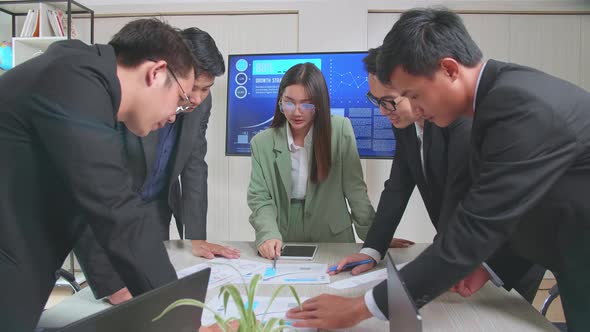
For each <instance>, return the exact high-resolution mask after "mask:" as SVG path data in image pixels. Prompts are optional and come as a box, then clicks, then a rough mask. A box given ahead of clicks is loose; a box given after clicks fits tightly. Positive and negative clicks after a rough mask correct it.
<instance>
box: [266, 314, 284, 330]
mask: <svg viewBox="0 0 590 332" xmlns="http://www.w3.org/2000/svg"><path fill="white" fill-rule="evenodd" d="M280 321H281V319H280V318H276V317H273V318H271V319H269V320H268V322H266V324H264V329H263V330H262V332H270V331H271V330H272V328H273V327H274V326H275V325H277V323H278V322H280Z"/></svg>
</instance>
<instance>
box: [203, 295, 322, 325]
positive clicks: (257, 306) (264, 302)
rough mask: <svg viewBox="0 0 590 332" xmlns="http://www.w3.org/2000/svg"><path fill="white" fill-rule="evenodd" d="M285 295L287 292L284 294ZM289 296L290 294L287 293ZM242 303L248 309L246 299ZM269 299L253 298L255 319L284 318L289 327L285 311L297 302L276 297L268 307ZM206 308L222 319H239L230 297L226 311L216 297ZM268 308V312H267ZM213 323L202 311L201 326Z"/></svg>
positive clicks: (213, 319) (208, 312)
mask: <svg viewBox="0 0 590 332" xmlns="http://www.w3.org/2000/svg"><path fill="white" fill-rule="evenodd" d="M286 293H287V292H286ZM289 294H290V293H289ZM300 300H301V303H303V302H304V301H305V300H307V298H300ZM242 301H244V306H245V307H249V304H248V298H247V297H243V298H242ZM269 302H270V297H269V296H257V297H255V298H254V303H253V307H252V308H253V309H254V313H255V314H256V318H257V319H258V320H260V321H262V322H265V321H268V320H269V319H271V318H284V319H285V324H286V325H289V324H290V323H291V321H290V320H288V319H287V318H285V315H286V314H287V311H288V310H289V309H291V308H295V307H297V301H296V300H295V298H294V297H293V296H292V295H291V296H285V297H277V298H275V299H274V301H273V303H272V304H271V305H270V307H269ZM207 306H208V307H209V308H211V309H212V310H214V311H215V312H216V313H217V314H218V315H220V316H221V317H223V318H229V317H236V318H237V317H240V314H239V312H238V309H237V307H236V305H235V303H234V300H233V299H232V298H231V297H230V300H229V302H228V305H227V311H226V309H225V308H224V307H223V299H222V298H219V297H216V298H215V299H213V300H211V301H209V302H208V303H207ZM267 308H268V310H267ZM265 311H266V312H267V313H266V315H265V314H264V313H265ZM214 323H215V318H214V316H213V313H212V312H211V311H209V310H203V316H202V317H201V324H203V325H204V326H207V325H211V324H214ZM285 331H295V329H285ZM297 331H301V332H304V331H305V332H307V331H309V332H313V331H317V329H302V328H298V329H297Z"/></svg>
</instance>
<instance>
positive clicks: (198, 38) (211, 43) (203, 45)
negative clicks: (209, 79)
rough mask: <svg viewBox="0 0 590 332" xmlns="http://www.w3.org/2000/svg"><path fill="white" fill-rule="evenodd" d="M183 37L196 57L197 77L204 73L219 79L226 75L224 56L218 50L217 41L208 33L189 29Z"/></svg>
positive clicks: (184, 32) (185, 30) (197, 29)
mask: <svg viewBox="0 0 590 332" xmlns="http://www.w3.org/2000/svg"><path fill="white" fill-rule="evenodd" d="M181 33H182V36H183V37H184V39H186V40H187V41H188V44H189V46H190V48H191V51H192V52H193V56H194V57H195V77H198V76H199V75H201V74H202V73H203V72H206V73H209V74H211V75H213V76H214V77H218V76H221V75H223V73H225V63H224V62H223V55H221V52H219V49H217V45H215V40H213V38H212V37H211V35H209V34H208V33H207V32H206V31H203V30H201V29H199V28H195V27H193V28H188V29H184V30H182V32H181Z"/></svg>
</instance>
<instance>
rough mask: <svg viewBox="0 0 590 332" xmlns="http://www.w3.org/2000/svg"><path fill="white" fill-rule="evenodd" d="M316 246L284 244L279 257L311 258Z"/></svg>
mask: <svg viewBox="0 0 590 332" xmlns="http://www.w3.org/2000/svg"><path fill="white" fill-rule="evenodd" d="M316 248H317V246H298V245H292V244H286V245H285V246H284V247H283V251H282V252H281V257H309V258H312V257H313V254H314V252H315V250H316Z"/></svg>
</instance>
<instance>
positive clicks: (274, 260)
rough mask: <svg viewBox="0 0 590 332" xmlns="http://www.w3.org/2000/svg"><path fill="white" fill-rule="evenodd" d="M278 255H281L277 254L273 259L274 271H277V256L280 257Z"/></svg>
mask: <svg viewBox="0 0 590 332" xmlns="http://www.w3.org/2000/svg"><path fill="white" fill-rule="evenodd" d="M278 257H279V256H275V257H274V258H273V259H272V270H273V271H275V272H276V271H277V258H278Z"/></svg>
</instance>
